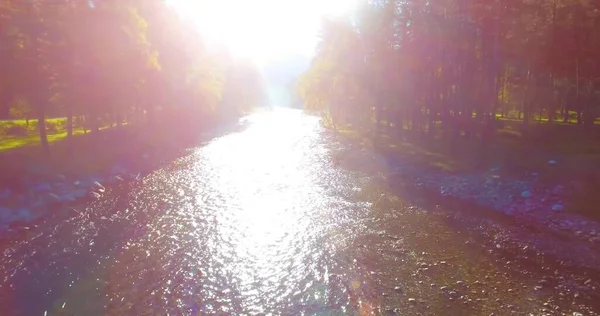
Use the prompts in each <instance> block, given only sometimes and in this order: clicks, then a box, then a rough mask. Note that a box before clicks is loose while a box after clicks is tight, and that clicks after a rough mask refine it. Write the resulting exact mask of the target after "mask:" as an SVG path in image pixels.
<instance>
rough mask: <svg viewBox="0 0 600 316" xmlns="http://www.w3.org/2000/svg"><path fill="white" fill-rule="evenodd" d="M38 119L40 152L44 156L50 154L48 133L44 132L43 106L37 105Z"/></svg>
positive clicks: (44, 114) (44, 115)
mask: <svg viewBox="0 0 600 316" xmlns="http://www.w3.org/2000/svg"><path fill="white" fill-rule="evenodd" d="M37 117H38V129H39V133H40V146H41V148H42V152H43V153H44V154H46V155H49V154H50V144H48V133H47V132H46V113H45V112H44V106H43V105H38V109H37Z"/></svg>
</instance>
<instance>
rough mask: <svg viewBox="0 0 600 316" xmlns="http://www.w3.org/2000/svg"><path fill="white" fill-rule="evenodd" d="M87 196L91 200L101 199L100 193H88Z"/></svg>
mask: <svg viewBox="0 0 600 316" xmlns="http://www.w3.org/2000/svg"><path fill="white" fill-rule="evenodd" d="M89 196H90V198H91V199H92V200H99V199H100V198H101V197H102V195H101V194H100V193H98V192H95V191H90V193H89Z"/></svg>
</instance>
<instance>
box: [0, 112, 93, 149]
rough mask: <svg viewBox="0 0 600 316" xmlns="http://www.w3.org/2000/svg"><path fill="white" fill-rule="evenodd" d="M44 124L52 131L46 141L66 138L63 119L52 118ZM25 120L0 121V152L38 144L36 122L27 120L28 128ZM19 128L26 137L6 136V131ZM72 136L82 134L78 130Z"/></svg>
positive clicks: (64, 120)
mask: <svg viewBox="0 0 600 316" xmlns="http://www.w3.org/2000/svg"><path fill="white" fill-rule="evenodd" d="M46 124H47V125H48V126H50V127H52V129H50V130H49V131H48V141H49V142H53V141H57V140H60V139H64V138H66V137H67V131H66V129H65V124H66V119H65V118H52V119H48V120H46ZM26 125H27V124H26V122H25V120H2V121H0V152H4V151H7V150H11V149H15V148H18V147H23V146H32V145H39V144H40V137H39V135H38V127H37V120H29V126H28V127H26ZM13 126H20V127H22V128H24V129H26V133H27V134H26V136H11V135H7V134H6V130H7V129H9V128H11V127H13ZM73 133H74V134H76V133H77V134H79V133H83V131H81V130H80V129H76V130H74V131H73Z"/></svg>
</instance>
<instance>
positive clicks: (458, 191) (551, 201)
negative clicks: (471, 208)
mask: <svg viewBox="0 0 600 316" xmlns="http://www.w3.org/2000/svg"><path fill="white" fill-rule="evenodd" d="M549 163H550V164H555V163H556V162H554V161H550V162H549ZM387 165H388V166H389V167H388V168H389V170H390V177H392V178H393V177H401V178H404V179H406V178H410V179H411V181H412V183H413V184H414V185H415V186H416V187H420V188H424V189H427V190H430V191H433V192H435V193H437V194H439V195H440V196H441V197H450V198H455V199H458V200H460V201H463V202H466V203H470V204H474V205H477V206H481V207H485V208H486V209H489V210H495V211H498V212H501V213H503V214H506V215H508V216H510V217H512V218H514V219H516V220H517V221H518V222H520V223H526V224H533V225H535V226H540V227H544V229H547V230H550V231H552V232H554V233H557V234H566V235H569V236H570V237H574V238H577V239H579V240H582V241H586V242H590V243H592V244H594V245H600V223H599V222H597V221H595V220H592V219H589V218H586V217H584V216H582V215H580V214H577V213H575V212H572V211H571V210H570V209H569V203H568V201H569V198H570V195H571V193H573V192H574V191H576V190H578V189H579V186H580V184H579V183H577V182H576V181H572V182H570V183H568V184H549V183H545V182H544V181H542V180H541V179H540V175H539V174H537V173H529V174H527V175H525V176H523V177H520V178H517V177H514V176H507V175H503V174H502V172H501V171H502V170H501V167H495V168H492V169H490V170H488V171H486V172H482V173H474V172H473V173H464V174H451V173H446V172H440V171H432V170H424V169H423V168H419V167H417V166H414V165H409V164H406V163H403V162H401V161H398V160H395V159H388V161H387Z"/></svg>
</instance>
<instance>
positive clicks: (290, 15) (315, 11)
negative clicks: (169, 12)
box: [167, 0, 357, 64]
mask: <svg viewBox="0 0 600 316" xmlns="http://www.w3.org/2000/svg"><path fill="white" fill-rule="evenodd" d="M356 2H357V0H167V3H169V4H171V5H172V6H173V7H174V8H176V10H177V11H178V12H179V13H180V14H182V15H183V16H184V17H186V18H189V19H192V20H193V21H194V22H195V23H196V24H197V25H198V27H199V28H200V30H202V32H203V33H204V34H205V36H207V38H208V39H210V40H215V41H217V42H220V43H222V44H225V45H226V46H227V47H228V48H229V50H230V51H231V52H232V53H233V54H234V55H235V56H239V57H244V58H250V59H252V60H253V61H255V62H257V63H259V64H264V63H268V62H269V60H273V59H275V58H282V57H284V56H287V55H297V54H302V55H307V56H311V55H312V53H313V52H314V48H315V44H316V38H317V35H318V32H319V27H320V22H321V18H322V17H323V16H325V15H338V14H342V13H344V12H348V11H349V10H352V9H353V8H354V6H355V4H356Z"/></svg>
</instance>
